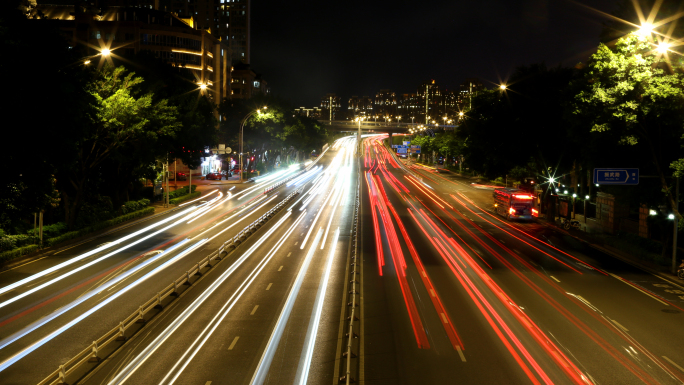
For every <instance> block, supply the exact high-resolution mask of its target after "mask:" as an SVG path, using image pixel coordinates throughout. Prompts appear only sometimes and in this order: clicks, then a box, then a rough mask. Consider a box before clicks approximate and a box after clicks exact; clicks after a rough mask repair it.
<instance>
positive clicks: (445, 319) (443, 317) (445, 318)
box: [439, 313, 449, 324]
mask: <svg viewBox="0 0 684 385" xmlns="http://www.w3.org/2000/svg"><path fill="white" fill-rule="evenodd" d="M439 314H440V315H441V316H442V322H444V323H445V324H449V321H448V320H447V317H446V315H445V314H444V313H439Z"/></svg>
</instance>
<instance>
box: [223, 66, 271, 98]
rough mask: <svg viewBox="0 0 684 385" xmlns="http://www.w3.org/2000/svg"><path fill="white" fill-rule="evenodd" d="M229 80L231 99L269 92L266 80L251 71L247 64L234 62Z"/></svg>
mask: <svg viewBox="0 0 684 385" xmlns="http://www.w3.org/2000/svg"><path fill="white" fill-rule="evenodd" d="M231 80H232V81H231V84H230V94H231V97H232V98H233V99H249V98H251V97H252V96H254V95H257V94H268V93H270V89H269V88H268V85H267V83H266V81H265V80H264V79H263V78H262V76H261V75H259V74H257V73H256V72H254V71H252V69H251V68H250V66H249V64H245V63H237V64H235V66H234V67H233V74H232V78H231Z"/></svg>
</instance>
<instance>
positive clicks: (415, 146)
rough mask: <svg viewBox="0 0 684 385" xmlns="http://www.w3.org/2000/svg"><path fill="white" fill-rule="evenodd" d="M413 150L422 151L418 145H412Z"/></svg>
mask: <svg viewBox="0 0 684 385" xmlns="http://www.w3.org/2000/svg"><path fill="white" fill-rule="evenodd" d="M411 148H412V149H414V150H420V146H419V145H417V144H412V145H411Z"/></svg>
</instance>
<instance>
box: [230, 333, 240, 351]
mask: <svg viewBox="0 0 684 385" xmlns="http://www.w3.org/2000/svg"><path fill="white" fill-rule="evenodd" d="M239 339H240V336H237V337H235V338H234V339H233V342H231V343H230V346H228V350H233V348H234V347H235V344H237V342H238V340H239Z"/></svg>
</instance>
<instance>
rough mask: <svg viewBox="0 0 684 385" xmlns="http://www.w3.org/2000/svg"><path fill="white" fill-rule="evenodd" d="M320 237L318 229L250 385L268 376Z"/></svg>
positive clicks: (264, 379) (320, 230) (259, 382)
mask: <svg viewBox="0 0 684 385" xmlns="http://www.w3.org/2000/svg"><path fill="white" fill-rule="evenodd" d="M321 235H323V229H322V228H319V230H318V233H317V234H316V238H315V239H314V241H313V243H312V244H311V248H310V249H309V252H308V253H307V254H306V258H305V259H304V263H303V264H302V267H301V268H300V269H299V273H298V274H297V278H296V279H295V282H294V285H293V286H292V289H291V290H290V294H289V295H288V296H287V300H286V301H285V306H283V310H282V311H281V312H280V317H278V322H277V323H276V326H275V328H274V329H273V333H272V334H271V338H270V339H269V340H268V344H267V345H266V349H265V350H264V354H263V355H262V356H261V360H259V366H257V370H256V372H254V376H253V377H252V381H251V382H250V384H259V385H260V384H263V383H264V381H266V376H267V374H268V370H269V368H270V367H271V362H272V361H273V356H274V355H275V352H276V349H277V348H278V344H279V343H280V338H281V337H282V335H283V331H284V330H285V325H287V320H288V319H289V318H290V313H291V312H292V307H293V306H294V302H295V299H297V295H298V294H299V289H300V288H301V286H302V282H303V281H304V275H306V272H307V270H308V269H309V264H310V263H311V258H313V255H314V252H315V251H316V246H318V242H319V241H320V240H321Z"/></svg>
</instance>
